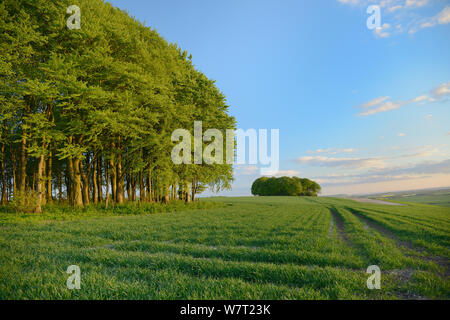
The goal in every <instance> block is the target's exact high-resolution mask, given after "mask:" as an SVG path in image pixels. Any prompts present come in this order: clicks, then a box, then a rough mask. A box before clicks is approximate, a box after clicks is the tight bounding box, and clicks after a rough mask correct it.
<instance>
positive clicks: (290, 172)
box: [266, 170, 300, 177]
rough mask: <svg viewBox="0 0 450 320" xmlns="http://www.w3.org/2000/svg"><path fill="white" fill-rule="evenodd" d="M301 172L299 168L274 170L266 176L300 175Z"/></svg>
mask: <svg viewBox="0 0 450 320" xmlns="http://www.w3.org/2000/svg"><path fill="white" fill-rule="evenodd" d="M299 174H300V171H297V170H278V171H276V172H273V173H271V174H267V175H266V176H269V177H284V176H287V177H292V176H298V175H299Z"/></svg>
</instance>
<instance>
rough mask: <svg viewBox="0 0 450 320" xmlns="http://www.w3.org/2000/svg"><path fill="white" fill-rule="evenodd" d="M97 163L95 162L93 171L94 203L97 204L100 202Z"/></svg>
mask: <svg viewBox="0 0 450 320" xmlns="http://www.w3.org/2000/svg"><path fill="white" fill-rule="evenodd" d="M97 163H98V162H97V161H94V163H93V164H92V165H93V169H92V188H93V190H92V191H93V192H92V201H93V202H94V203H97V200H98V188H97Z"/></svg>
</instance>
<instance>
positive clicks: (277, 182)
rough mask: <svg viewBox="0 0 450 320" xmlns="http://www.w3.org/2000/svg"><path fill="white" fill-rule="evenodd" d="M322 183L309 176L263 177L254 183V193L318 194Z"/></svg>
mask: <svg viewBox="0 0 450 320" xmlns="http://www.w3.org/2000/svg"><path fill="white" fill-rule="evenodd" d="M320 191H321V188H320V185H319V184H318V183H316V182H314V181H312V180H309V179H307V178H298V177H292V178H289V177H280V178H268V177H261V178H259V179H256V180H255V181H254V182H253V184H252V194H253V195H255V196H314V197H315V196H317V195H318V194H319V193H320Z"/></svg>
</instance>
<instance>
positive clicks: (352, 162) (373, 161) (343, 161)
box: [296, 156, 385, 168]
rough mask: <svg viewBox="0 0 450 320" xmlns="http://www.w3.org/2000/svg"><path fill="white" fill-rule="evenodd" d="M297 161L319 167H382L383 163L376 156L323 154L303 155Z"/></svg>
mask: <svg viewBox="0 0 450 320" xmlns="http://www.w3.org/2000/svg"><path fill="white" fill-rule="evenodd" d="M296 161H297V162H298V163H302V164H307V165H312V166H320V167H343V168H384V167H385V163H384V161H383V160H381V159H377V158H365V159H363V158H334V157H325V156H304V157H300V158H298V159H296Z"/></svg>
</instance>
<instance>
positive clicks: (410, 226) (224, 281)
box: [0, 197, 450, 299]
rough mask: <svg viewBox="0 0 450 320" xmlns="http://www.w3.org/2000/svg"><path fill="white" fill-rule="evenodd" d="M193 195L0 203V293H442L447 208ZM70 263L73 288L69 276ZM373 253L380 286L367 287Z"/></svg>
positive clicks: (445, 291) (449, 231)
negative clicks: (76, 286) (11, 209)
mask: <svg viewBox="0 0 450 320" xmlns="http://www.w3.org/2000/svg"><path fill="white" fill-rule="evenodd" d="M196 206H197V207H192V206H188V207H186V206H185V205H182V204H175V205H174V206H173V207H164V206H162V207H161V208H155V209H150V207H146V208H144V209H145V210H144V209H143V208H142V207H141V208H140V209H139V208H131V207H129V206H123V207H120V208H117V207H116V208H115V209H114V211H112V210H111V209H108V210H106V209H102V207H91V208H88V209H86V210H85V211H84V212H83V213H81V214H80V213H77V214H74V213H71V212H70V210H69V212H67V213H63V214H62V213H61V212H59V211H58V210H59V209H55V208H48V209H47V212H46V213H44V214H43V215H41V216H37V215H19V214H13V213H1V214H0V229H1V232H0V299H417V298H428V299H436V298H440V299H448V298H449V292H450V290H449V289H450V282H449V280H448V279H449V278H448V268H447V264H448V259H449V243H450V242H449V241H450V219H449V215H450V210H449V209H448V208H444V207H437V206H429V205H420V204H414V205H411V206H383V205H377V204H366V203H364V204H363V203H357V202H354V201H350V200H344V199H333V198H298V197H263V198H253V197H242V198H211V199H202V200H201V202H200V204H196ZM187 209H189V210H187ZM169 211H170V212H169ZM65 215H67V217H64V218H62V217H61V216H65ZM446 263H447V264H446ZM73 264H75V265H78V266H80V269H81V289H80V290H68V289H67V286H66V280H67V277H68V274H66V273H65V271H66V269H67V267H68V266H69V265H73ZM373 264H376V265H378V266H380V268H381V272H382V278H381V279H382V280H381V290H369V289H367V287H366V280H367V278H368V276H369V275H368V274H366V272H365V271H366V269H367V267H368V266H369V265H373Z"/></svg>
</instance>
